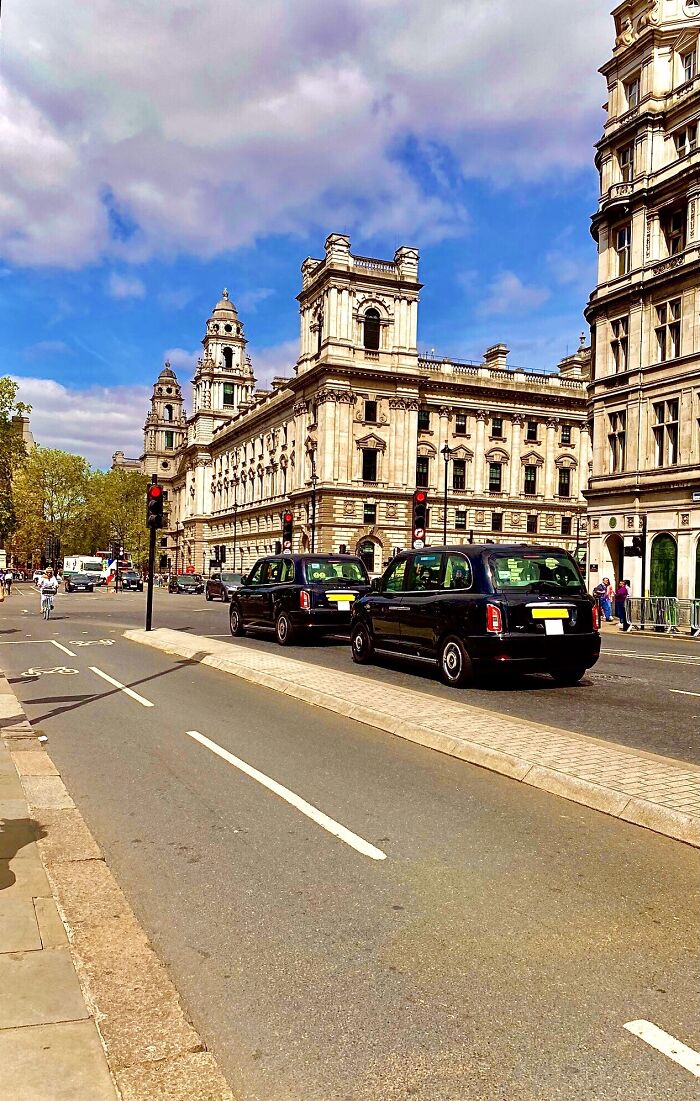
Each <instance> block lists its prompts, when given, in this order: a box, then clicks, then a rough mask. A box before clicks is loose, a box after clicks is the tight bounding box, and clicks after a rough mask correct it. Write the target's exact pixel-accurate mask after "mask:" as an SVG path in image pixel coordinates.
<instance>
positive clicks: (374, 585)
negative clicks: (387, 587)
mask: <svg viewBox="0 0 700 1101" xmlns="http://www.w3.org/2000/svg"><path fill="white" fill-rule="evenodd" d="M381 584H382V579H381V577H373V578H372V580H371V581H370V583H369V587H370V589H371V590H372V592H373V593H378V592H381Z"/></svg>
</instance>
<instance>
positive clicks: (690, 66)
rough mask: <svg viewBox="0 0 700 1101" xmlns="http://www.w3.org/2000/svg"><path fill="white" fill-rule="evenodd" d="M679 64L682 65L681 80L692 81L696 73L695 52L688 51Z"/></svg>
mask: <svg viewBox="0 0 700 1101" xmlns="http://www.w3.org/2000/svg"><path fill="white" fill-rule="evenodd" d="M681 64H682V65H683V80H684V81H685V80H692V79H693V78H694V76H695V74H696V72H697V53H696V51H695V50H689V51H688V53H687V54H683V56H682V58H681Z"/></svg>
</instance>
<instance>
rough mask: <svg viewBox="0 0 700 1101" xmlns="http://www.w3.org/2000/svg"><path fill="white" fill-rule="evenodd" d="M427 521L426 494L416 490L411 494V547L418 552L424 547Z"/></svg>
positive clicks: (421, 490)
mask: <svg viewBox="0 0 700 1101" xmlns="http://www.w3.org/2000/svg"><path fill="white" fill-rule="evenodd" d="M427 519H428V494H427V493H426V492H425V490H424V489H417V490H416V491H415V493H414V494H413V546H414V548H416V549H418V550H420V548H421V547H424V546H425V535H426V527H427Z"/></svg>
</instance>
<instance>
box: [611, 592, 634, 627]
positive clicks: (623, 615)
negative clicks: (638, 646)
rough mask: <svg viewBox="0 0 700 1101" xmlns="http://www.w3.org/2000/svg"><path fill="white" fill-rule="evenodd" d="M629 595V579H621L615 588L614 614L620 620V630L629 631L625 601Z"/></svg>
mask: <svg viewBox="0 0 700 1101" xmlns="http://www.w3.org/2000/svg"><path fill="white" fill-rule="evenodd" d="M629 595H630V583H629V581H621V582H620V584H619V585H618V586H617V588H616V589H615V615H616V616H617V618H618V619H619V621H620V630H621V631H629V629H630V623H629V620H628V618H627V601H628V599H629Z"/></svg>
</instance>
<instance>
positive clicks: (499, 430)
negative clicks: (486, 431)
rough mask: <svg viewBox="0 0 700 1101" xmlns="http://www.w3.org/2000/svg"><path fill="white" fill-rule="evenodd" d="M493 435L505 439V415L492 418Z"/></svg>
mask: <svg viewBox="0 0 700 1101" xmlns="http://www.w3.org/2000/svg"><path fill="white" fill-rule="evenodd" d="M491 435H492V436H495V437H496V438H497V439H499V440H502V439H503V417H492V418H491Z"/></svg>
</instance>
